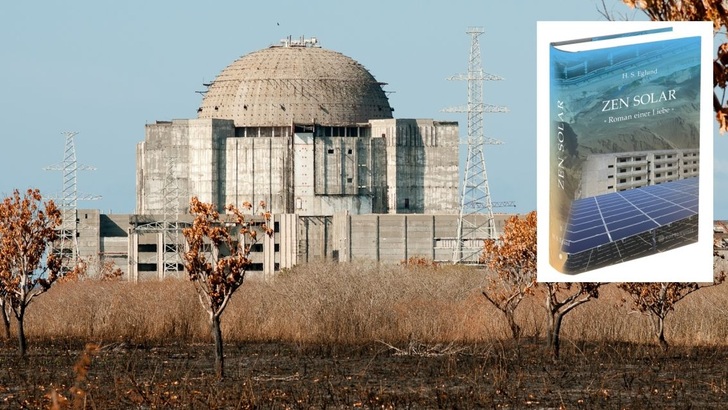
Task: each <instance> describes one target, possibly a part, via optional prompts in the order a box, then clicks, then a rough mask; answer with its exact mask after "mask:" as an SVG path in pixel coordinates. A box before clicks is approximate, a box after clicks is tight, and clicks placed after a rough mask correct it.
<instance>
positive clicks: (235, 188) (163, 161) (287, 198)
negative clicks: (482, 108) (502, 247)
mask: <svg viewBox="0 0 728 410" xmlns="http://www.w3.org/2000/svg"><path fill="white" fill-rule="evenodd" d="M297 128H298V129H297ZM261 130H264V128H262V127H256V131H257V132H256V133H251V134H254V135H258V134H260V131H261ZM267 130H268V131H271V132H270V133H269V134H268V135H271V136H254V137H235V135H249V134H248V133H247V131H246V132H243V130H241V129H239V128H237V129H236V128H235V126H234V124H233V121H232V120H221V119H188V120H173V121H160V122H157V123H155V124H148V125H147V126H146V135H145V140H144V141H143V142H140V143H139V144H138V146H137V209H136V213H137V214H140V215H150V214H162V213H163V212H164V207H165V198H164V184H165V180H167V179H168V178H169V177H170V174H171V177H172V178H174V179H175V180H176V181H177V185H178V186H179V189H180V192H181V193H182V194H181V195H180V196H179V198H178V204H177V207H178V208H177V209H179V210H181V211H184V210H186V209H187V207H188V204H187V201H188V199H189V197H191V196H197V197H198V198H199V199H200V200H202V201H204V202H210V203H214V204H217V205H218V208H219V209H220V210H222V209H223V207H224V206H225V205H227V204H235V205H238V206H239V205H240V204H242V203H243V202H244V201H249V202H251V203H254V204H258V203H260V202H261V201H263V202H265V203H266V205H267V208H268V209H269V210H270V211H271V212H274V213H297V214H300V215H332V214H334V213H336V212H340V211H349V212H351V213H354V214H367V213H372V212H375V213H455V212H456V210H457V203H458V150H457V147H458V125H457V123H455V122H440V121H433V120H429V119H384V120H371V121H370V122H368V123H363V124H353V125H351V126H348V127H328V126H319V125H311V126H309V127H308V129H304V127H300V126H299V127H297V126H295V125H294V126H293V127H291V128H290V129H286V128H282V127H272V128H271V129H267ZM276 131H277V135H276ZM170 161H171V164H172V165H171V167H170Z"/></svg>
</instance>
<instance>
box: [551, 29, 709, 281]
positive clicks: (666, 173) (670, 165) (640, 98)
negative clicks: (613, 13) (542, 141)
mask: <svg viewBox="0 0 728 410" xmlns="http://www.w3.org/2000/svg"><path fill="white" fill-rule="evenodd" d="M641 24H642V26H640V27H635V28H639V29H633V30H626V31H614V32H611V33H595V34H594V35H587V36H585V37H574V38H570V39H559V40H553V41H549V43H548V79H547V80H548V95H549V97H548V104H547V105H546V107H548V113H547V114H546V115H547V118H548V133H547V135H548V137H547V138H548V154H547V155H548V160H547V164H548V166H547V169H548V172H547V174H548V189H547V191H548V199H547V201H548V212H547V214H546V215H544V214H543V213H541V212H539V214H540V215H544V216H545V217H546V219H547V221H548V223H547V226H546V230H547V231H548V243H547V244H546V249H544V247H542V246H539V247H540V248H541V249H542V250H547V251H548V252H547V256H548V264H549V266H550V267H551V268H552V269H553V270H555V271H556V272H558V273H560V274H563V275H565V276H566V277H568V278H577V277H579V276H582V274H584V273H585V272H592V271H593V272H596V273H598V274H599V276H598V277H599V279H600V280H599V281H609V280H610V279H611V278H612V277H613V275H609V274H605V275H602V273H605V272H604V271H605V268H612V272H615V268H616V269H617V270H616V272H619V271H620V270H621V271H622V272H624V271H625V269H632V268H630V267H629V266H625V267H619V265H620V264H623V263H625V262H628V261H633V260H638V259H641V258H647V257H651V258H654V257H658V258H663V257H664V255H667V254H669V253H670V252H674V251H676V250H678V249H681V248H684V247H688V246H689V245H696V244H698V243H699V226H700V221H701V219H703V218H708V219H710V220H711V222H712V213H710V212H705V213H703V212H701V211H702V210H703V209H701V202H702V201H701V196H700V195H699V192H700V188H701V185H702V184H709V182H708V183H706V182H705V181H704V177H705V174H706V173H708V174H712V168H711V169H708V168H707V167H705V166H703V165H704V163H703V161H702V160H703V158H704V156H705V152H704V151H703V150H702V149H701V148H703V147H702V146H701V143H702V141H701V121H704V120H703V119H702V118H701V112H703V111H704V107H703V105H705V104H709V102H710V100H706V99H705V98H704V96H705V95H704V93H702V92H701V90H702V88H701V84H702V82H703V69H702V66H703V64H704V58H703V50H704V47H703V43H704V42H705V39H704V38H703V35H702V33H701V32H699V30H697V31H695V32H691V31H689V30H688V31H687V32H686V31H685V30H682V31H676V30H675V29H674V27H673V26H658V27H654V26H651V25H650V24H647V23H641ZM694 27H696V28H698V26H694ZM615 29H616V27H615ZM540 34H541V32H539V35H540ZM708 95H709V94H708ZM708 121H709V120H708ZM703 139H705V138H703ZM710 155H712V152H711V153H710ZM539 201H540V202H542V199H541V197H540V196H539ZM703 201H704V200H703ZM711 206H712V204H711ZM539 219H542V218H539ZM697 255H700V254H696V256H697ZM705 257H709V256H708V255H706V256H705ZM710 257H712V252H711V253H710ZM650 263H652V265H653V266H657V265H656V264H658V263H661V262H660V260H659V259H652V260H651V262H650ZM638 273H639V272H631V278H637V277H638V276H640V275H638ZM710 273H711V276H710V279H711V280H712V271H711V272H710ZM686 274H687V272H686ZM539 276H541V267H540V266H539ZM617 276H620V275H617ZM621 276H624V275H621ZM690 276H691V277H692V276H693V275H690ZM589 277H595V275H594V274H592V275H589ZM653 277H654V276H653ZM539 280H541V278H539ZM653 280H659V279H658V278H657V277H655V278H654V279H653ZM620 281H624V280H623V279H622V280H620Z"/></svg>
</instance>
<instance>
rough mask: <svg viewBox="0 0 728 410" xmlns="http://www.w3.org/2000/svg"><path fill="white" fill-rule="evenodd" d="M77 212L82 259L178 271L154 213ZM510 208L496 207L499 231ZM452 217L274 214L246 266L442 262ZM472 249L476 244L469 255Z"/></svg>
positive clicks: (149, 271) (447, 257)
mask: <svg viewBox="0 0 728 410" xmlns="http://www.w3.org/2000/svg"><path fill="white" fill-rule="evenodd" d="M79 215H80V216H81V218H80V219H79V232H80V235H79V255H80V256H81V258H82V259H84V260H86V261H89V262H91V263H94V264H99V266H100V265H101V264H102V263H103V262H113V264H114V266H115V267H118V268H120V269H121V270H122V271H123V272H124V274H125V279H127V280H130V281H144V280H159V279H164V278H168V277H176V278H184V277H185V275H186V274H185V272H184V270H183V266H182V259H181V253H180V252H181V250H182V249H184V242H183V239H182V237H181V236H180V237H179V239H178V240H179V244H178V246H176V247H175V248H176V249H177V255H175V256H176V260H177V261H178V263H179V265H178V267H177V268H176V269H175V270H172V271H165V264H164V259H165V254H164V252H165V240H166V239H165V236H164V232H162V231H161V230H159V229H156V228H154V221H155V220H158V219H159V217H158V216H148V217H144V216H139V215H129V214H124V215H118V214H117V215H106V214H100V213H99V212H98V211H97V210H81V211H79ZM510 216H511V215H506V214H496V216H495V218H496V227H497V229H498V230H499V231H502V230H503V227H504V226H505V222H506V220H507V219H508V217H510ZM470 217H471V218H484V217H485V216H480V215H478V216H475V215H472V216H470ZM251 218H252V219H251V220H255V219H256V218H255V217H253V216H252V215H251ZM457 218H458V216H457V215H452V214H367V215H354V214H350V213H349V212H346V211H344V212H338V213H336V214H334V215H328V216H311V215H309V216H306V215H297V214H276V215H273V217H272V224H273V228H274V234H273V236H272V237H268V236H266V235H261V238H262V240H261V241H260V242H259V243H258V244H256V245H255V246H253V248H252V249H251V254H250V258H251V261H252V264H251V265H250V267H249V269H248V272H249V273H250V274H251V275H254V276H260V277H263V278H268V277H270V276H271V275H273V274H275V273H276V272H279V271H281V270H283V269H289V268H292V267H293V266H295V265H297V264H299V263H311V262H320V261H338V262H353V263H400V262H401V261H403V260H406V259H407V258H410V257H424V258H427V259H431V260H433V261H436V262H442V263H447V262H450V261H451V260H452V256H453V247H454V246H455V236H456V229H457ZM179 219H180V221H182V222H183V223H189V222H191V217H190V216H189V215H180V217H179ZM473 222H474V223H478V221H473ZM482 239H483V238H480V239H475V240H470V241H469V242H468V243H466V244H465V245H464V246H465V247H466V248H473V249H475V250H480V249H482V247H483V241H482ZM479 254H480V253H479V252H476V253H475V256H474V257H477V256H478V255H479ZM467 262H477V261H475V260H473V261H467ZM95 268H96V267H95V266H92V267H91V269H90V271H92V273H93V272H96V271H95V270H94V269H95Z"/></svg>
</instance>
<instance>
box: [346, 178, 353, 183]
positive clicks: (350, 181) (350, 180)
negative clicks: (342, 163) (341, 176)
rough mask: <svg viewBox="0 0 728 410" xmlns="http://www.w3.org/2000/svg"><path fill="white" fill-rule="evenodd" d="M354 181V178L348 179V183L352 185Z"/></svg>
mask: <svg viewBox="0 0 728 410" xmlns="http://www.w3.org/2000/svg"><path fill="white" fill-rule="evenodd" d="M353 181H354V179H353V178H346V182H348V183H350V184H351V183H352V182H353Z"/></svg>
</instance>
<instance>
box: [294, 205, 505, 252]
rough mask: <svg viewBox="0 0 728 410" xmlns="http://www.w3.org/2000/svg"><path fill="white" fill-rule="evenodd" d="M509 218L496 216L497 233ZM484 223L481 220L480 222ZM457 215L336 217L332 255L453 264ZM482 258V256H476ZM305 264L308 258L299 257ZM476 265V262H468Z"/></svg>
mask: <svg viewBox="0 0 728 410" xmlns="http://www.w3.org/2000/svg"><path fill="white" fill-rule="evenodd" d="M508 217H510V215H505V214H497V215H495V220H496V229H497V230H498V232H502V231H503V227H504V225H505V221H506V220H507V219H508ZM484 218H485V217H484V216H480V215H478V216H471V217H469V221H471V223H474V224H475V223H482V222H483V220H484ZM479 219H482V220H479ZM457 220H458V216H457V215H448V214H431V215H386V214H384V215H376V214H372V215H349V214H347V213H339V214H336V215H334V217H333V226H334V230H333V234H334V235H333V236H332V238H331V240H332V246H333V249H331V251H330V252H331V254H336V255H338V260H339V261H376V262H382V263H399V262H401V261H403V260H405V259H407V258H410V257H413V256H419V257H425V258H428V259H432V260H435V261H439V262H448V261H452V259H453V255H454V250H455V249H454V247H455V245H456V240H455V238H456V235H457ZM465 242H466V243H465V247H466V248H472V250H473V251H479V250H480V249H481V248H482V246H483V238H473V239H468V240H466V241H465ZM477 253H478V254H479V252H477ZM299 259H301V260H304V259H305V255H299ZM471 259H472V258H471ZM467 262H475V260H467Z"/></svg>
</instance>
